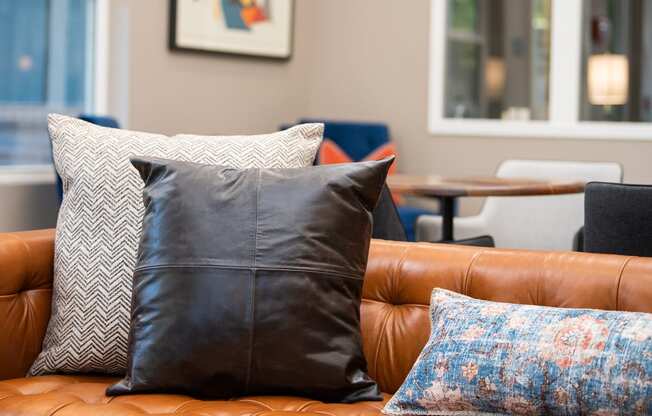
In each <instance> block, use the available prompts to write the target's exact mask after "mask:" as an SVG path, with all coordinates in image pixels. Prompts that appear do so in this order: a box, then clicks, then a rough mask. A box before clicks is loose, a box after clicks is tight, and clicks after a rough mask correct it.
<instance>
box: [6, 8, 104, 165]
mask: <svg viewBox="0 0 652 416" xmlns="http://www.w3.org/2000/svg"><path fill="white" fill-rule="evenodd" d="M93 7H94V2H93V1H90V0H20V1H0V74H1V77H0V164H41V163H50V144H49V140H48V138H47V124H46V115H47V113H49V112H61V113H66V114H79V113H80V112H82V111H83V110H84V109H85V108H87V107H88V105H89V104H90V100H91V88H90V86H91V85H92V78H91V75H92V65H91V63H92V61H93V57H92V56H90V55H91V51H92V48H91V47H90V46H91V44H92V41H93V39H92V33H93V32H92V28H93V19H92V16H93Z"/></svg>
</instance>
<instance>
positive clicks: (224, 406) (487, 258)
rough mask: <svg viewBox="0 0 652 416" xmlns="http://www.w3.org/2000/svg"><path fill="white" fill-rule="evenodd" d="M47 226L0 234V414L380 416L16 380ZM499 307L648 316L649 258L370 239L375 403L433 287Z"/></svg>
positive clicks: (39, 324) (314, 405) (368, 313)
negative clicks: (529, 306)
mask: <svg viewBox="0 0 652 416" xmlns="http://www.w3.org/2000/svg"><path fill="white" fill-rule="evenodd" d="M53 239H54V233H53V231H52V230H45V231H35V232H26V233H15V234H0V380H4V381H0V415H57V416H63V415H143V414H149V415H168V414H182V415H188V416H190V415H205V416H207V415H220V416H230V415H259V416H275V415H278V416H280V415H292V414H297V413H301V414H305V415H321V416H324V415H326V416H340V415H342V416H344V415H346V416H352V415H357V416H364V415H378V414H380V409H381V408H382V406H383V404H384V402H366V403H357V404H352V405H345V404H326V403H320V402H317V401H314V400H309V399H306V398H298V397H244V398H239V399H235V400H232V401H206V402H202V401H198V400H194V399H192V398H190V397H187V396H176V395H140V396H122V397H117V398H110V397H106V396H105V395H104V390H105V389H106V387H107V386H108V385H109V384H110V383H112V382H114V381H115V380H116V378H111V377H93V376H83V375H55V376H44V377H33V378H21V377H22V376H23V375H24V374H25V372H26V371H27V369H28V368H29V366H30V364H31V363H32V361H33V360H34V358H35V357H36V355H37V354H38V352H39V350H40V348H41V342H42V340H43V335H44V331H45V328H46V325H47V321H48V319H49V316H50V296H51V293H52V261H53V247H54V243H53ZM435 287H442V288H446V289H449V290H454V291H456V292H460V293H464V294H467V295H469V296H472V297H475V298H480V299H489V300H494V301H502V302H515V303H526V304H535V305H547V306H557V307H575V308H577V307H582V308H598V309H610V310H625V311H643V312H652V259H644V258H637V257H621V256H612V255H599V254H585V253H571V252H565V253H548V252H528V251H507V250H495V249H483V248H475V247H462V246H453V245H434V244H415V243H395V242H385V241H374V242H373V244H372V248H371V254H370V258H369V267H368V270H367V276H366V281H365V288H364V301H363V305H362V312H361V313H362V333H363V338H364V348H365V354H366V356H367V360H368V362H369V372H370V374H371V376H372V377H374V378H375V379H376V380H377V381H378V383H379V384H380V387H381V388H382V391H384V392H386V394H385V395H384V397H385V401H386V400H387V399H388V398H389V397H390V395H391V393H393V392H394V391H396V389H397V388H398V387H399V385H400V384H401V383H402V381H403V379H404V377H405V376H406V374H407V373H408V371H409V370H410V368H411V367H412V364H413V362H414V360H415V359H416V357H417V355H418V354H419V352H420V351H421V348H422V346H423V345H424V343H425V342H426V340H427V338H428V335H429V331H430V324H429V318H428V303H429V300H430V293H431V291H432V289H433V288H435Z"/></svg>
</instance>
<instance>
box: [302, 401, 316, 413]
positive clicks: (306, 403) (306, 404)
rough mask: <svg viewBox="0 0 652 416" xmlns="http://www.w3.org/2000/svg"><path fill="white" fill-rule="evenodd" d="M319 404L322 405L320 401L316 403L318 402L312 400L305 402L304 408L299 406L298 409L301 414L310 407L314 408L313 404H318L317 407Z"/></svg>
mask: <svg viewBox="0 0 652 416" xmlns="http://www.w3.org/2000/svg"><path fill="white" fill-rule="evenodd" d="M319 403H320V402H318V401H316V400H312V401H309V402H305V403H304V404H303V405H302V406H299V408H298V409H297V410H298V411H300V412H303V411H304V410H305V409H306V408H307V407H308V406H312V405H313V404H317V405H318V404H319Z"/></svg>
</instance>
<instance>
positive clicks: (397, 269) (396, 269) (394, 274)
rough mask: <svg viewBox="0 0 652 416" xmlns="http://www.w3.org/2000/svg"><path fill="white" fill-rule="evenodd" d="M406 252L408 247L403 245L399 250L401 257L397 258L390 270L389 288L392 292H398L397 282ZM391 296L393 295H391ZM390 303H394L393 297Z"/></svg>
mask: <svg viewBox="0 0 652 416" xmlns="http://www.w3.org/2000/svg"><path fill="white" fill-rule="evenodd" d="M407 253H408V248H407V247H404V248H403V251H402V252H401V257H400V258H399V259H398V263H397V264H396V267H394V269H393V271H392V280H391V282H392V287H391V288H390V289H391V290H392V292H393V293H398V282H399V277H398V276H399V272H400V271H401V270H403V264H405V259H406V258H407ZM392 297H393V296H392ZM390 301H391V302H392V304H395V301H394V299H390Z"/></svg>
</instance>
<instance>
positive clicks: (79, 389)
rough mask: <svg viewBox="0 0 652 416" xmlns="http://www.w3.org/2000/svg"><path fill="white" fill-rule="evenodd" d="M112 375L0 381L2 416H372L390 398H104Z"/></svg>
mask: <svg viewBox="0 0 652 416" xmlns="http://www.w3.org/2000/svg"><path fill="white" fill-rule="evenodd" d="M116 381H118V379H116V378H107V377H92V376H41V377H32V378H27V379H16V380H9V381H3V382H0V414H2V415H17V414H25V415H52V414H54V415H56V416H70V415H93V416H103V415H111V416H116V415H125V416H126V415H129V416H131V415H134V416H135V415H184V416H200V415H201V416H212V415H215V416H231V415H233V416H235V415H238V416H240V415H242V416H245V415H246V416H254V415H255V416H291V415H294V414H297V415H304V416H318V415H319V416H372V415H373V416H377V415H380V409H382V407H383V406H384V404H385V402H387V400H388V399H389V397H390V396H389V395H387V394H385V395H383V401H380V402H378V401H375V402H358V403H355V404H326V403H322V402H319V401H315V400H308V399H304V398H299V397H282V396H268V397H255V396H254V397H243V398H239V399H237V400H228V401H220V400H216V401H200V400H195V399H193V398H192V397H188V396H180V395H156V394H152V395H135V396H121V397H107V396H105V395H104V391H105V390H106V388H107V387H108V386H109V385H110V384H112V383H115V382H116Z"/></svg>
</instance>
